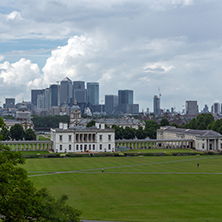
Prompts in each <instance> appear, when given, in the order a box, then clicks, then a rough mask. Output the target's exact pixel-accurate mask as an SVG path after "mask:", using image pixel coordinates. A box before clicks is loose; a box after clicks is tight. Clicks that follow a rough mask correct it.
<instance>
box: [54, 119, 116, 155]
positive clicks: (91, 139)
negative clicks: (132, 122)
mask: <svg viewBox="0 0 222 222" xmlns="http://www.w3.org/2000/svg"><path fill="white" fill-rule="evenodd" d="M51 140H52V142H53V147H52V149H53V151H54V152H58V153H60V152H61V153H63V152H113V151H115V131H114V130H113V129H105V126H104V124H103V125H101V128H99V125H97V127H89V128H87V127H81V126H75V127H70V128H68V127H67V124H63V123H60V127H59V129H51Z"/></svg>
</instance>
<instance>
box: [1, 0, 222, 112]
mask: <svg viewBox="0 0 222 222" xmlns="http://www.w3.org/2000/svg"><path fill="white" fill-rule="evenodd" d="M25 5H26V7H24V1H23V0H17V1H12V0H8V1H3V2H1V3H0V6H1V10H0V18H1V19H0V27H1V29H0V80H1V81H0V88H1V92H0V101H1V104H3V103H4V97H8V98H11V97H14V98H16V101H22V100H23V99H24V100H26V101H30V100H31V98H30V91H31V89H39V88H46V87H48V86H49V85H50V84H55V83H56V81H58V80H62V79H63V78H64V77H65V76H68V77H69V78H70V79H72V80H73V81H83V80H86V81H88V82H99V85H100V98H99V103H101V100H104V97H105V95H108V94H109V95H115V94H116V92H117V91H118V89H130V90H133V91H134V96H135V99H134V101H135V103H136V104H139V105H140V106H139V107H140V111H141V110H142V109H143V110H146V108H150V110H153V96H154V95H159V90H158V89H160V91H161V94H162V96H161V101H160V108H165V109H170V108H171V107H175V108H176V111H182V109H184V104H185V101H192V100H195V101H198V107H199V110H202V109H203V108H204V105H205V104H207V105H208V106H209V107H210V106H211V105H212V104H214V103H218V102H220V103H221V102H222V98H221V96H220V95H221V94H222V93H221V91H220V88H221V87H220V82H221V81H222V76H221V72H222V68H221V60H222V39H221V38H222V37H221V36H222V35H221V34H222V33H221V32H222V31H221V29H219V28H218V27H219V24H220V21H221V15H220V14H221V10H220V9H221V7H222V2H221V1H220V0H213V1H212V0H204V1H194V0H177V1H175V0H158V1H156V0H147V1H140V0H138V1H133V0H118V1H117V0H114V1H113V0H112V1H111V0H107V1H106V2H104V1H102V0H96V1H93V2H92V1H89V0H83V1H71V0H56V1H49V0H44V1H42V2H41V3H39V2H36V1H33V0H30V1H27V2H26V3H25Z"/></svg>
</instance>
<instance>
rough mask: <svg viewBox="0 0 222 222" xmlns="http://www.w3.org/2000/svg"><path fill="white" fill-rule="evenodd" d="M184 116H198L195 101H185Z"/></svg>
mask: <svg viewBox="0 0 222 222" xmlns="http://www.w3.org/2000/svg"><path fill="white" fill-rule="evenodd" d="M185 107H186V114H187V115H196V114H198V113H199V112H198V105H197V101H186V106H185Z"/></svg>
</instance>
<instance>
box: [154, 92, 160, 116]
mask: <svg viewBox="0 0 222 222" xmlns="http://www.w3.org/2000/svg"><path fill="white" fill-rule="evenodd" d="M153 113H154V115H156V116H159V115H160V98H159V97H158V96H157V95H155V96H154V98H153Z"/></svg>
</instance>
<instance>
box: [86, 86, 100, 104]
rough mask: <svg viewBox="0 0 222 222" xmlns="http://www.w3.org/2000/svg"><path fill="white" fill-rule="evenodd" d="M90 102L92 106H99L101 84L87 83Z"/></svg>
mask: <svg viewBox="0 0 222 222" xmlns="http://www.w3.org/2000/svg"><path fill="white" fill-rule="evenodd" d="M87 94H88V102H89V103H90V104H91V105H97V104H99V83H98V82H87Z"/></svg>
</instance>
